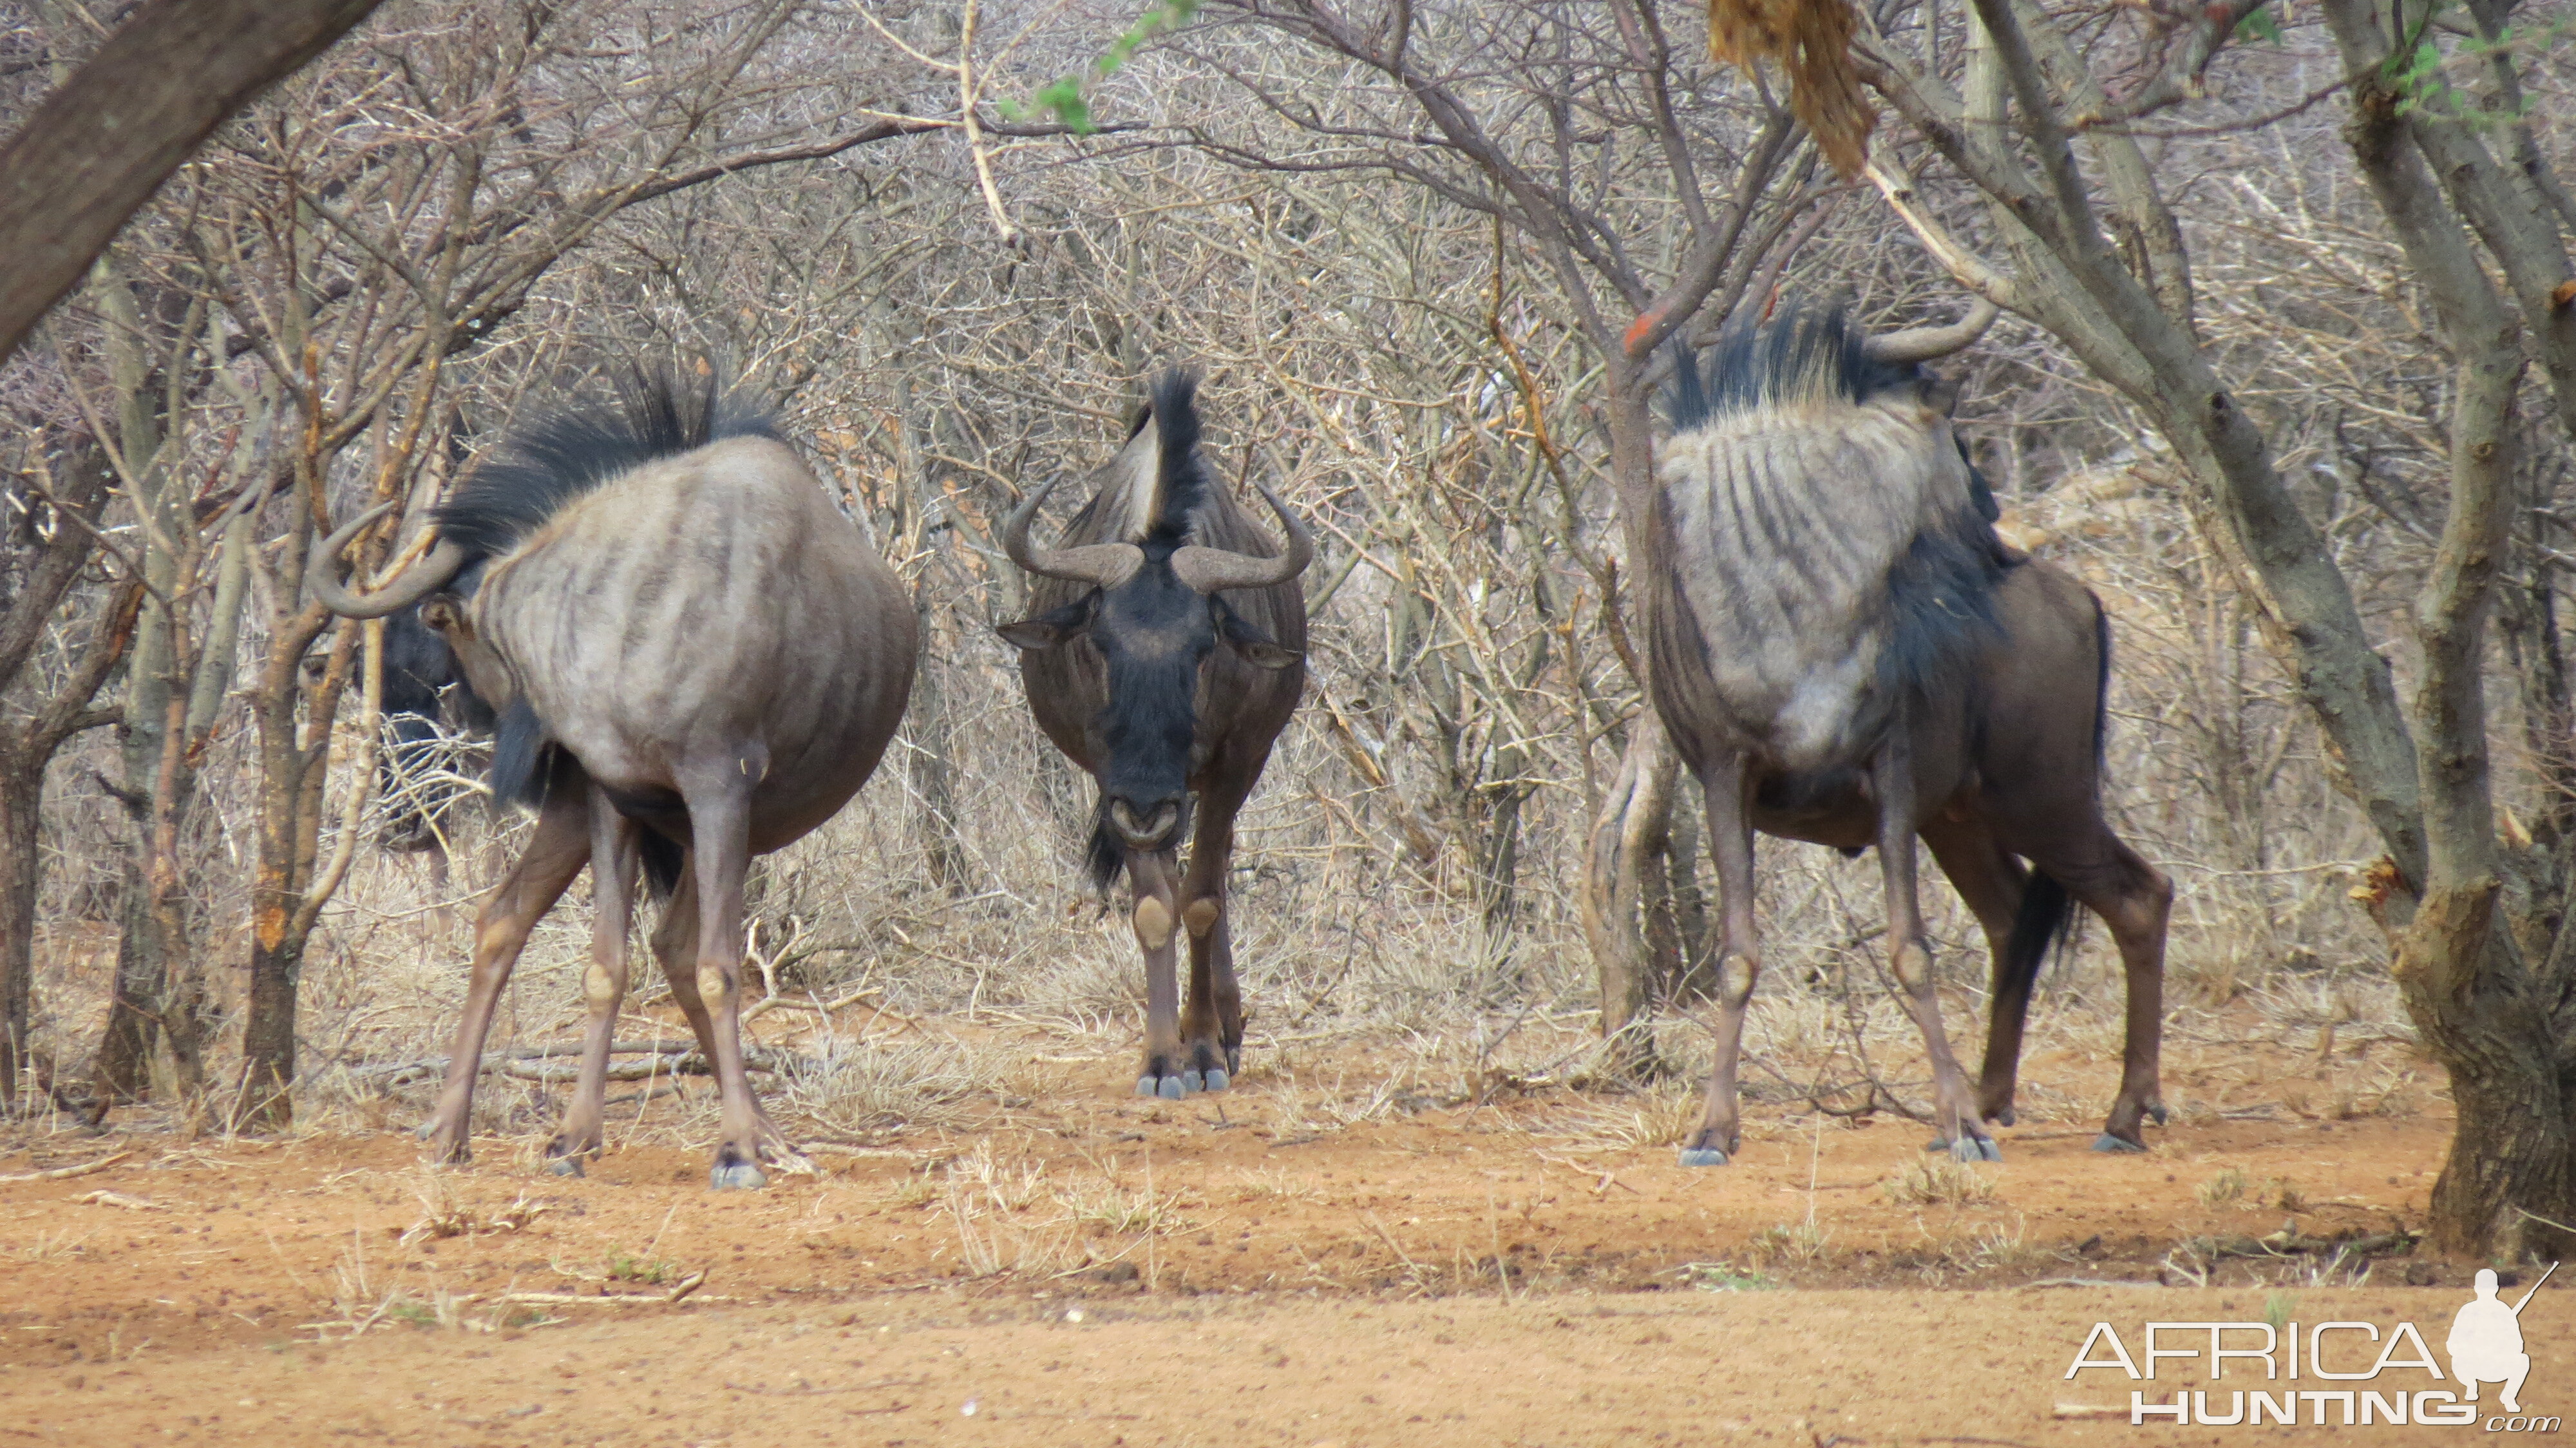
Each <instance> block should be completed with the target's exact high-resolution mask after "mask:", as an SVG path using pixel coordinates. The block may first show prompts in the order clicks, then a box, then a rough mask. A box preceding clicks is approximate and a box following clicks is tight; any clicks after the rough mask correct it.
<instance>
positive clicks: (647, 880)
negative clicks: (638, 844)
mask: <svg viewBox="0 0 2576 1448" xmlns="http://www.w3.org/2000/svg"><path fill="white" fill-rule="evenodd" d="M688 863H689V852H688V851H687V850H685V849H683V848H681V846H680V842H679V841H678V840H675V839H672V838H671V837H670V836H669V835H666V834H664V833H662V832H661V831H660V830H655V829H647V830H646V831H644V888H645V889H646V890H647V891H649V892H651V894H652V896H653V898H654V899H656V900H668V899H670V898H671V892H672V891H674V890H677V889H679V888H680V871H681V870H682V869H684V868H686V867H687V865H688Z"/></svg>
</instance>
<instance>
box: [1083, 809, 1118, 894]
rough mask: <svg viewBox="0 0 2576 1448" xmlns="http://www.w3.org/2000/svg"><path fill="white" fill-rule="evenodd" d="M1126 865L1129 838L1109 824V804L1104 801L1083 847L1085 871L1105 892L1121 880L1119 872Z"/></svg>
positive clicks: (1095, 884) (1093, 882)
mask: <svg viewBox="0 0 2576 1448" xmlns="http://www.w3.org/2000/svg"><path fill="white" fill-rule="evenodd" d="M1125 868H1127V842H1126V841H1125V840H1122V839H1120V838H1118V832H1117V831H1116V830H1113V829H1111V828H1110V827H1109V808H1108V805H1107V804H1106V803H1105V802H1104V803H1103V804H1102V806H1101V808H1100V812H1099V814H1098V816H1097V817H1095V818H1094V819H1093V820H1092V822H1091V839H1090V840H1089V842H1087V843H1086V844H1084V846H1083V848H1082V872H1083V874H1085V875H1087V876H1089V877H1090V879H1091V888H1092V889H1093V890H1094V891H1095V892H1097V893H1099V894H1102V895H1106V894H1108V893H1109V887H1110V886H1112V885H1114V884H1117V883H1118V872H1119V871H1120V870H1123V869H1125Z"/></svg>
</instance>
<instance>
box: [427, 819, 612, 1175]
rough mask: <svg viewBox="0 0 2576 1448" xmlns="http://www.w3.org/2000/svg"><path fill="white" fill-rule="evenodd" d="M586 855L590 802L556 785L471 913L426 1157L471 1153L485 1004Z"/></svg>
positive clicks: (496, 997)
mask: <svg viewBox="0 0 2576 1448" xmlns="http://www.w3.org/2000/svg"><path fill="white" fill-rule="evenodd" d="M589 860H590V807H589V804H588V802H587V801H586V800H585V799H584V797H583V795H582V792H581V791H579V790H558V791H556V792H554V793H553V794H550V795H548V796H547V797H546V803H545V807H544V808H543V809H542V810H540V811H538V814H537V828H536V830H535V832H534V833H533V834H531V835H530V836H529V837H528V847H527V849H526V850H524V851H522V852H521V853H520V855H519V863H517V864H516V865H513V866H511V867H510V873H508V874H507V875H504V876H502V877H501V883H500V884H498V885H495V886H493V887H492V893H491V895H490V896H489V897H487V898H486V899H485V900H484V901H483V908H482V910H481V911H480V912H479V913H477V915H476V916H475V920H474V967H473V976H472V979H471V980H470V982H469V983H468V984H467V986H466V989H465V1014H464V1016H463V1017H462V1018H461V1019H459V1020H458V1021H457V1023H456V1040H455V1044H454V1045H453V1046H452V1047H451V1048H450V1050H451V1054H450V1055H449V1057H448V1059H447V1084H446V1086H445V1087H444V1088H443V1089H441V1090H440V1092H439V1094H438V1110H437V1111H436V1113H434V1114H433V1115H432V1116H431V1117H430V1119H429V1124H428V1125H427V1126H426V1127H424V1128H423V1129H422V1134H423V1135H425V1136H427V1137H428V1138H429V1141H430V1155H431V1157H432V1158H433V1159H435V1160H438V1161H443V1162H461V1161H465V1160H468V1159H469V1158H471V1156H472V1155H473V1152H472V1151H471V1149H470V1148H469V1147H468V1146H467V1144H466V1143H467V1138H468V1137H469V1135H470V1134H471V1131H472V1128H473V1122H474V1079H475V1077H476V1076H477V1075H479V1074H480V1073H481V1070H482V1063H483V1038H484V1036H485V1035H487V1034H488V1033H489V1032H490V1031H491V1029H492V1008H493V1007H494V1006H495V1005H496V1004H498V1003H499V1001H500V999H501V987H503V986H505V985H507V984H509V983H510V968H511V967H512V966H514V965H516V964H518V962H519V950H520V948H521V947H523V946H525V945H526V944H527V943H528V932H530V931H532V930H534V929H536V928H537V922H538V921H539V920H541V919H543V918H545V913H546V912H547V911H548V910H551V909H553V908H554V903H555V901H556V900H558V899H560V898H561V897H562V895H563V892H564V890H565V888H566V887H568V886H569V885H571V884H572V881H573V877H574V876H575V875H578V874H580V873H581V867H582V866H583V865H585V864H587V863H589Z"/></svg>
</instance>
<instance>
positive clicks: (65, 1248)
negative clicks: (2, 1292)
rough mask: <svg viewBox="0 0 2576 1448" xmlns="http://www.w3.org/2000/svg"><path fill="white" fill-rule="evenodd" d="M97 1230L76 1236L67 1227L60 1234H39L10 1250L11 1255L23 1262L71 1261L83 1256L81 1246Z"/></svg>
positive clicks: (92, 1229) (93, 1228)
mask: <svg viewBox="0 0 2576 1448" xmlns="http://www.w3.org/2000/svg"><path fill="white" fill-rule="evenodd" d="M97 1230H98V1229H97V1228H95V1227H92V1228H91V1229H90V1230H89V1231H87V1232H81V1233H78V1234H75V1233H74V1232H73V1231H72V1229H71V1228H69V1227H65V1228H63V1229H62V1230H61V1231H59V1232H38V1233H37V1234H36V1235H35V1236H34V1237H31V1238H29V1239H28V1240H27V1241H25V1242H21V1243H19V1244H18V1245H17V1246H15V1247H12V1248H10V1249H9V1255H10V1256H12V1257H15V1258H17V1259H18V1260H19V1261H21V1262H64V1261H69V1260H70V1259H72V1258H74V1257H78V1256H81V1255H83V1252H82V1247H81V1244H82V1243H84V1242H86V1241H88V1240H89V1239H90V1237H91V1236H92V1235H93V1234H94V1233H96V1232H97Z"/></svg>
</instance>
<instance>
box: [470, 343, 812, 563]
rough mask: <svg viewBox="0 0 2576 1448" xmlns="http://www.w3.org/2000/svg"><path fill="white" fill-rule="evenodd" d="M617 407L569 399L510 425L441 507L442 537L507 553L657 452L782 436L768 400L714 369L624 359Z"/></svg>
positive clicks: (477, 551) (475, 552)
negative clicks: (746, 394)
mask: <svg viewBox="0 0 2576 1448" xmlns="http://www.w3.org/2000/svg"><path fill="white" fill-rule="evenodd" d="M609 381H610V385H611V387H612V388H614V390H615V392H616V401H615V403H614V405H612V406H608V407H601V406H598V405H596V404H592V405H587V406H572V407H565V408H563V409H561V410H559V411H555V412H550V413H546V414H544V415H541V416H539V417H537V418H535V419H534V420H532V421H530V422H528V423H526V424H525V425H523V426H521V427H518V428H516V429H513V430H512V431H511V433H510V435H509V436H508V437H507V438H505V439H504V440H503V441H502V443H501V446H500V447H499V448H498V449H496V450H495V451H494V452H493V453H492V455H491V456H489V457H486V458H485V459H483V461H482V462H481V463H480V464H479V465H477V466H476V467H475V468H474V469H473V470H472V471H471V472H469V473H467V474H466V475H465V477H464V478H463V479H461V480H460V481H459V482H458V483H457V484H456V486H455V487H454V488H453V489H452V490H451V491H450V492H449V493H448V496H447V501H446V502H445V503H444V504H442V505H440V507H439V509H438V511H437V513H436V515H435V516H436V517H437V519H438V529H439V536H440V537H441V538H442V539H445V540H447V541H450V542H453V543H456V544H458V545H460V546H461V547H463V548H464V549H465V551H466V554H467V557H468V559H469V560H471V559H473V558H477V557H490V556H491V555H493V554H497V553H502V552H505V551H507V550H508V549H509V548H510V547H511V546H512V545H513V544H515V543H517V542H518V541H519V540H520V539H521V538H524V537H526V536H527V535H528V534H530V533H532V532H534V531H536V530H537V529H538V528H540V527H542V526H544V524H545V521H546V520H547V519H548V518H551V517H553V516H554V515H555V514H556V513H557V512H558V511H560V510H561V509H562V508H563V506H564V505H565V504H567V503H569V502H571V501H572V500H573V499H575V498H578V497H581V496H583V495H584V494H586V493H589V492H591V491H592V490H593V489H596V488H597V487H599V486H600V485H601V484H603V483H605V482H607V481H609V480H610V479H612V478H616V477H619V476H621V475H623V474H625V473H630V472H633V471H634V470H635V469H637V468H639V467H642V466H643V465H644V464H646V463H649V462H652V461H653V460H655V459H657V458H666V457H677V456H678V455H680V454H681V453H685V452H691V451H694V450H695V449H698V448H701V447H704V446H706V445H707V444H708V443H711V442H721V441H723V440H724V439H726V438H729V437H766V438H773V439H774V438H777V437H778V435H779V433H778V424H777V421H776V419H775V418H773V417H772V416H771V415H770V414H769V412H768V410H767V409H766V408H763V407H761V406H759V405H757V404H755V403H753V402H752V401H750V400H749V399H747V398H743V397H740V396H737V395H736V394H735V393H734V392H733V391H731V390H729V389H727V388H726V387H725V386H724V384H723V382H722V380H721V379H720V378H719V377H718V376H717V374H716V373H715V371H714V369H712V368H707V369H704V370H698V369H690V370H689V371H688V373H687V375H686V376H683V375H682V372H681V369H678V368H674V367H671V366H660V367H654V368H651V369H646V368H642V367H627V368H624V369H621V370H618V371H615V372H612V373H611V374H610V379H609Z"/></svg>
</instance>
